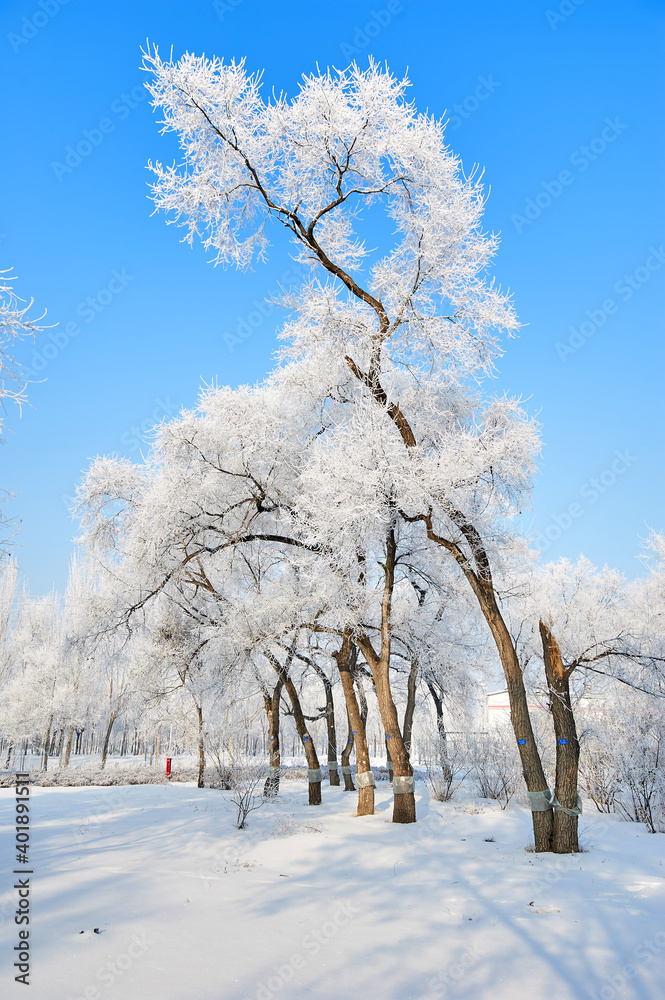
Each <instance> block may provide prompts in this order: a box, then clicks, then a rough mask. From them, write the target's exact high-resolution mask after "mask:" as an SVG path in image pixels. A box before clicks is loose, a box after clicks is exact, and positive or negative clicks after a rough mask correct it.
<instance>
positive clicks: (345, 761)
mask: <svg viewBox="0 0 665 1000" xmlns="http://www.w3.org/2000/svg"><path fill="white" fill-rule="evenodd" d="M346 717H347V719H348V723H349V732H348V738H347V741H346V746H345V747H344V749H343V750H342V775H343V777H344V791H345V792H355V790H356V786H355V785H354V784H353V775H352V774H351V751H352V750H353V726H352V725H351V716H350V715H349V712H348V709H347V713H346Z"/></svg>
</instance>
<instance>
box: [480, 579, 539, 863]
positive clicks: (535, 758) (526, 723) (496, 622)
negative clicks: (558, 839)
mask: <svg viewBox="0 0 665 1000" xmlns="http://www.w3.org/2000/svg"><path fill="white" fill-rule="evenodd" d="M481 594H482V600H481V602H480V603H481V608H482V610H483V614H484V615H485V619H486V621H487V623H488V625H489V627H490V629H491V631H492V635H493V637H494V641H495V643H496V646H497V650H498V652H499V656H500V658H501V665H502V666H503V670H504V675H505V678H506V686H507V688H508V701H509V702H510V721H511V723H512V726H513V730H514V732H515V738H516V740H517V749H518V750H519V754H520V759H521V762H522V773H523V775H524V781H525V782H526V787H527V791H528V792H530V793H531V795H532V796H534V798H532V800H531V819H532V823H533V838H534V846H535V849H536V851H551V850H552V832H553V815H552V808H551V806H550V807H549V808H548V807H547V806H546V803H545V802H544V801H541V802H535V801H534V799H535V798H536V796H535V793H542V792H547V790H548V786H547V779H546V778H545V772H544V770H543V764H542V761H541V759H540V753H539V752H538V747H537V745H536V737H535V736H534V733H533V727H532V725H531V716H530V715H529V703H528V700H527V696H526V688H525V687H524V678H523V676H522V668H521V667H520V663H519V659H518V657H517V652H516V650H515V646H514V643H513V640H512V638H511V636H510V633H509V631H508V628H507V626H506V623H505V622H504V620H503V617H502V615H501V612H500V611H499V608H498V605H497V603H496V597H495V595H494V589H493V587H492V588H491V590H489V589H487V588H483V590H482V591H481ZM540 798H541V799H542V796H540ZM534 805H536V806H537V808H534ZM538 806H539V807H540V808H538Z"/></svg>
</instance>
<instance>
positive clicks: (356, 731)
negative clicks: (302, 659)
mask: <svg viewBox="0 0 665 1000" xmlns="http://www.w3.org/2000/svg"><path fill="white" fill-rule="evenodd" d="M333 656H334V657H335V659H336V661H337V667H338V670H339V676H340V679H341V681H342V690H343V691H344V700H345V702H346V710H347V713H348V718H349V730H350V732H349V741H350V740H351V739H352V740H353V745H354V746H355V749H356V765H357V766H356V783H357V784H358V811H357V813H356V815H357V816H372V815H374V776H373V774H372V769H371V767H370V761H369V750H368V747H367V736H366V733H365V726H364V723H363V720H362V717H361V714H360V708H359V706H358V700H357V698H356V693H355V690H354V687H353V676H352V669H353V666H354V665H355V663H354V661H355V656H356V651H355V646H353V644H352V643H351V639H350V637H349V634H348V633H345V635H344V637H343V639H342V647H341V649H340V650H339V651H338V652H337V653H333ZM347 748H348V753H346V760H347V761H348V760H349V758H350V755H351V743H350V742H349V743H348V744H347ZM345 752H346V751H345ZM344 758H345V753H343V754H342V764H343V765H344ZM346 766H347V767H348V763H347V764H346ZM360 775H365V776H366V777H360ZM347 777H348V779H349V783H350V785H351V790H353V779H352V778H351V775H350V774H348V775H347V774H345V775H344V785H345V788H347V789H348V784H347V781H346V779H347ZM365 782H367V784H365Z"/></svg>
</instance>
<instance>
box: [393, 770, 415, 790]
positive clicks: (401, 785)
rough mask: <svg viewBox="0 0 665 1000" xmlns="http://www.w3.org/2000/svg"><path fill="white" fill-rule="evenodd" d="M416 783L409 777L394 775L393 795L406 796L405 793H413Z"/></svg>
mask: <svg viewBox="0 0 665 1000" xmlns="http://www.w3.org/2000/svg"><path fill="white" fill-rule="evenodd" d="M415 789H416V783H415V781H414V780H413V778H412V777H411V775H406V774H404V775H402V774H396V775H395V777H394V778H393V794H394V795H406V794H407V792H414V791H415Z"/></svg>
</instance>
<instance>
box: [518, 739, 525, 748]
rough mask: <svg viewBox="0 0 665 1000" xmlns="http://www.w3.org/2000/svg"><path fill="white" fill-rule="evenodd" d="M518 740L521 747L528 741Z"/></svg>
mask: <svg viewBox="0 0 665 1000" xmlns="http://www.w3.org/2000/svg"><path fill="white" fill-rule="evenodd" d="M517 742H518V743H519V745H520V746H521V747H523V746H524V744H525V743H526V740H518V741H517Z"/></svg>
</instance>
